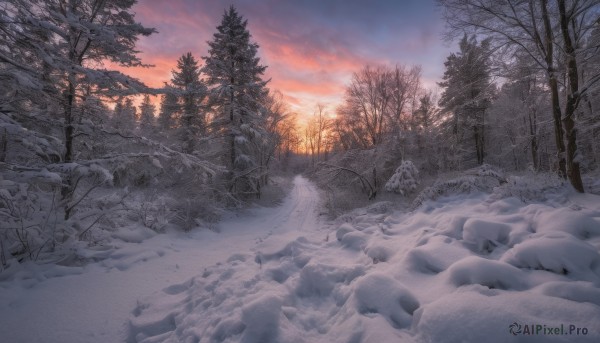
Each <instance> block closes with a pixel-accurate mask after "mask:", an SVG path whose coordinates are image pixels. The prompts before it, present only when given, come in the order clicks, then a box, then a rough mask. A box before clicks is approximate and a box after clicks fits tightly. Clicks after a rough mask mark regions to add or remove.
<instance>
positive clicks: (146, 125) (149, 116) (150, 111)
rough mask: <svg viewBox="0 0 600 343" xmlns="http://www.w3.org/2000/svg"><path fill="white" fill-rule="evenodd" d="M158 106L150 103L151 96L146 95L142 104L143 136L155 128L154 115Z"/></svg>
mask: <svg viewBox="0 0 600 343" xmlns="http://www.w3.org/2000/svg"><path fill="white" fill-rule="evenodd" d="M155 112H156V106H154V105H153V104H152V102H150V95H147V94H146V95H144V99H143V100H142V103H141V104H140V130H141V132H142V134H148V133H150V131H151V130H152V128H153V127H154V113H155Z"/></svg>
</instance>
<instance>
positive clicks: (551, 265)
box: [502, 232, 600, 280]
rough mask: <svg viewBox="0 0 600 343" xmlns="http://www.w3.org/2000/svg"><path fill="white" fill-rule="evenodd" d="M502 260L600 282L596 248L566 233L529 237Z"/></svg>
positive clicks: (599, 262) (598, 259) (599, 267)
mask: <svg viewBox="0 0 600 343" xmlns="http://www.w3.org/2000/svg"><path fill="white" fill-rule="evenodd" d="M502 260H503V261H505V262H507V263H510V264H512V265H514V266H516V267H519V268H530V269H538V270H547V271H551V272H553V273H558V274H565V275H567V274H577V275H585V276H587V277H593V278H594V279H596V280H600V279H599V278H598V276H599V275H600V273H599V272H600V254H599V253H598V249H596V248H595V247H593V246H592V245H590V244H589V243H586V242H583V241H581V240H579V239H577V238H575V237H573V236H572V235H570V234H568V233H566V232H563V233H553V234H542V235H537V236H535V237H532V238H531V239H529V240H527V241H525V242H523V243H520V244H517V245H515V247H514V248H512V249H511V250H509V251H507V252H506V254H505V255H504V256H503V257H502ZM590 272H592V273H590Z"/></svg>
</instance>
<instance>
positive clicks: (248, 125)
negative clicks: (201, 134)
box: [203, 6, 268, 195]
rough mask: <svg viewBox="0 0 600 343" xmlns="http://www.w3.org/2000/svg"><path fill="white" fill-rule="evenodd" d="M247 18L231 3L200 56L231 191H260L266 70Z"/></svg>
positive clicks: (258, 192)
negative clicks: (204, 51) (219, 134)
mask: <svg viewBox="0 0 600 343" xmlns="http://www.w3.org/2000/svg"><path fill="white" fill-rule="evenodd" d="M246 26H247V20H244V19H243V17H242V16H241V15H240V14H238V12H237V11H236V9H235V8H234V7H233V6H231V7H230V8H229V9H228V10H226V11H225V13H224V14H223V19H222V21H221V24H220V25H219V26H218V27H217V32H216V33H215V34H214V36H213V40H212V41H209V42H208V45H209V50H208V56H205V57H203V59H204V61H205V66H204V68H203V73H204V74H205V75H206V76H207V84H208V86H209V88H210V103H211V105H212V106H213V110H214V117H215V119H214V125H215V127H216V128H217V130H218V131H220V132H221V133H222V136H223V137H225V141H224V142H223V148H222V149H223V154H222V156H224V161H223V163H224V165H225V166H226V167H227V169H228V171H229V175H228V178H229V182H230V184H229V189H230V190H231V191H232V192H233V193H237V194H241V193H254V194H257V195H260V177H261V174H262V173H264V172H265V171H263V170H261V168H260V163H259V161H258V160H257V159H258V156H259V155H260V154H259V152H258V151H257V149H260V147H261V146H262V144H260V143H257V142H258V141H260V140H262V139H263V137H264V136H265V135H264V129H263V127H264V126H263V121H264V120H263V119H264V118H262V117H261V115H260V113H261V111H260V109H261V107H262V102H263V100H264V98H265V96H266V95H267V93H268V91H267V88H266V84H267V82H268V81H264V80H263V79H262V75H263V74H264V71H265V69H266V67H265V66H262V65H260V59H259V58H258V57H257V51H258V44H256V43H254V42H251V41H250V38H251V35H250V32H249V31H248V29H247V28H246Z"/></svg>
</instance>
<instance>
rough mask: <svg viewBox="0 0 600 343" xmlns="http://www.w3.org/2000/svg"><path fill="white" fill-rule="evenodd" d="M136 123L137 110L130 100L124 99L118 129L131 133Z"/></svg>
mask: <svg viewBox="0 0 600 343" xmlns="http://www.w3.org/2000/svg"><path fill="white" fill-rule="evenodd" d="M136 121H137V108H135V106H134V105H133V100H131V98H126V99H125V102H124V103H123V110H122V112H121V119H120V124H121V126H120V127H119V129H120V130H122V131H124V132H132V131H133V130H134V129H135V123H136Z"/></svg>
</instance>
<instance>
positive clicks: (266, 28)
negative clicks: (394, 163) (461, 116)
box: [122, 0, 450, 116]
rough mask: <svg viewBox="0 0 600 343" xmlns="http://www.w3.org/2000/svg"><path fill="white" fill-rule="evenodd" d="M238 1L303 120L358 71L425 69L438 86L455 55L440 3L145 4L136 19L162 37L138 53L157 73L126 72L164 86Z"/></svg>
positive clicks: (245, 0) (270, 73)
mask: <svg viewBox="0 0 600 343" xmlns="http://www.w3.org/2000/svg"><path fill="white" fill-rule="evenodd" d="M231 3H233V4H234V5H235V6H236V8H237V9H238V12H239V13H240V14H241V15H242V16H244V18H245V19H247V20H248V29H249V31H250V33H251V34H252V39H253V40H254V41H256V42H257V43H258V44H259V46H260V48H259V56H260V58H261V63H262V64H263V65H266V66H268V68H267V71H266V75H265V77H266V78H267V79H271V82H270V83H269V84H268V87H269V88H271V89H277V90H279V91H281V92H282V93H283V94H284V96H285V97H286V99H287V101H288V103H289V105H290V106H291V108H292V110H293V111H294V112H296V113H298V114H300V115H301V116H303V115H307V114H312V113H313V111H314V109H315V107H316V104H317V103H321V104H324V105H326V107H327V108H328V110H329V112H333V111H334V109H335V107H336V106H337V105H339V104H340V103H341V101H342V99H343V95H344V87H345V85H346V84H347V83H348V81H349V80H350V78H351V75H352V73H353V72H355V71H358V70H359V69H360V68H361V67H362V66H364V65H366V64H384V63H387V64H391V65H393V64H407V65H413V64H420V65H422V66H423V78H424V83H425V85H426V86H429V87H433V86H435V83H436V82H437V81H439V79H440V78H441V76H442V74H443V61H444V60H445V58H446V56H447V55H448V53H449V51H450V49H449V48H448V47H447V46H444V44H443V43H442V42H441V40H440V39H439V32H441V30H442V24H441V21H440V19H439V15H438V14H437V12H436V11H435V8H434V5H433V0H404V1H396V0H374V1H369V2H367V1H360V0H328V1H321V0H307V1H302V2H300V1H278V0H234V1H230V2H227V3H225V2H221V1H216V0H215V1H196V0H172V1H163V0H140V1H139V2H138V4H137V5H136V6H135V7H134V10H135V12H136V20H138V21H140V22H141V23H142V24H143V25H145V26H149V27H154V28H156V29H157V30H158V32H159V33H157V34H154V35H152V36H150V37H144V38H142V39H140V41H139V42H138V45H137V47H138V49H139V50H140V51H141V53H140V57H141V58H142V60H143V62H144V63H147V64H152V65H154V67H153V68H128V69H122V71H123V72H125V73H126V74H128V75H131V76H134V77H136V78H138V79H140V80H141V81H143V82H145V83H146V84H147V85H149V86H152V87H161V86H162V85H163V84H164V82H166V81H169V79H170V78H171V70H172V69H174V68H175V64H176V61H177V59H178V58H179V57H180V56H181V55H182V54H184V53H186V52H188V51H190V52H192V54H193V55H194V56H195V57H196V58H197V59H199V60H201V56H205V55H206V53H207V44H206V42H207V41H208V40H211V39H212V35H213V33H214V32H215V31H216V26H217V25H218V24H219V22H220V21H221V17H222V14H223V11H224V9H225V8H226V7H228V6H229V5H230V4H231ZM155 101H158V99H156V100H155Z"/></svg>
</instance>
